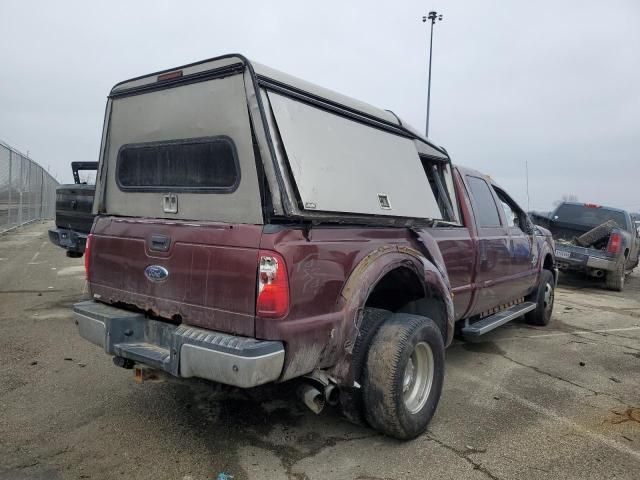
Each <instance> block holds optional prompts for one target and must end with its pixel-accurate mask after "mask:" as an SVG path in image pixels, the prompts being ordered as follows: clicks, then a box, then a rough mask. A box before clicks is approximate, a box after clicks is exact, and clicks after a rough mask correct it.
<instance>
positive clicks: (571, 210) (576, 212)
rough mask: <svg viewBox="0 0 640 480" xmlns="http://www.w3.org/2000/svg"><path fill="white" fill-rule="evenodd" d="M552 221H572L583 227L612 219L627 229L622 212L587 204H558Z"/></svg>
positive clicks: (595, 225) (593, 225)
mask: <svg viewBox="0 0 640 480" xmlns="http://www.w3.org/2000/svg"><path fill="white" fill-rule="evenodd" d="M552 220H553V221H554V222H562V223H573V224H578V225H583V226H585V227H597V226H598V225H601V224H603V223H604V222H606V221H607V220H614V221H615V222H616V223H617V224H618V225H619V226H620V227H621V228H624V229H625V230H628V229H629V228H628V225H627V221H626V218H625V215H624V212H620V211H618V210H610V209H608V208H606V207H592V206H587V205H572V204H569V203H565V204H563V205H560V206H559V207H558V209H557V210H556V211H555V213H554V214H553V219H552Z"/></svg>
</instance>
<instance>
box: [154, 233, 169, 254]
mask: <svg viewBox="0 0 640 480" xmlns="http://www.w3.org/2000/svg"><path fill="white" fill-rule="evenodd" d="M170 245H171V238H169V237H167V236H166V235H151V242H150V245H149V250H153V251H155V252H166V251H168V250H169V246H170Z"/></svg>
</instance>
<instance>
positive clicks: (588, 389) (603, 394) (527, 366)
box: [500, 353, 629, 407]
mask: <svg viewBox="0 0 640 480" xmlns="http://www.w3.org/2000/svg"><path fill="white" fill-rule="evenodd" d="M500 356H501V357H503V358H505V359H506V360H509V361H510V362H513V363H515V364H516V365H520V366H521V367H526V368H530V369H531V370H533V371H534V372H536V373H539V374H541V375H546V376H548V377H550V378H553V379H555V380H560V381H561V382H566V383H568V384H569V385H573V386H574V387H578V388H581V389H583V390H586V391H588V392H591V393H592V394H593V395H596V396H597V395H602V396H604V397H608V398H611V399H613V400H615V401H617V402H619V403H621V404H622V405H624V406H626V407H628V406H629V404H628V403H627V402H625V401H624V400H621V399H620V398H618V397H616V396H615V395H611V394H610V393H605V392H599V391H598V390H594V389H592V388H589V387H586V386H584V385H581V384H579V383H576V382H573V381H571V380H567V379H566V378H563V377H561V376H559V375H555V374H553V373H551V372H547V371H546V370H542V369H541V368H539V367H536V366H534V365H528V364H526V363H523V362H519V361H518V360H515V359H513V358H511V357H509V356H508V355H507V354H506V353H502V354H501V355H500Z"/></svg>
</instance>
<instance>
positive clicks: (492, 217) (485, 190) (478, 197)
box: [467, 175, 501, 228]
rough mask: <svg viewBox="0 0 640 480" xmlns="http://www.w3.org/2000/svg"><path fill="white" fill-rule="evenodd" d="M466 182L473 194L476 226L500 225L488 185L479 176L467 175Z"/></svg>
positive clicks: (496, 207)
mask: <svg viewBox="0 0 640 480" xmlns="http://www.w3.org/2000/svg"><path fill="white" fill-rule="evenodd" d="M467 183H468V184H469V188H470V189H471V195H472V196H473V203H474V206H475V208H474V211H475V214H476V218H477V220H478V227H489V228H491V227H500V226H501V223H500V215H499V214H498V206H497V205H496V202H495V200H494V199H493V195H492V194H491V190H489V185H488V184H487V182H486V181H484V179H482V178H480V177H472V176H470V175H467Z"/></svg>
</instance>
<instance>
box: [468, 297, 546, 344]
mask: <svg viewBox="0 0 640 480" xmlns="http://www.w3.org/2000/svg"><path fill="white" fill-rule="evenodd" d="M535 308H536V304H535V303H534V302H524V303H520V304H518V305H514V306H513V307H511V308H507V309H506V310H502V311H501V312H498V313H496V314H494V315H491V316H489V317H486V318H483V319H482V320H479V321H477V322H474V323H472V324H470V325H467V326H466V327H464V328H463V329H462V334H463V335H466V336H468V337H479V336H480V335H484V334H485V333H487V332H490V331H491V330H493V329H494V328H498V327H499V326H500V325H504V324H505V323H507V322H510V321H511V320H515V319H516V318H518V317H520V316H522V315H524V314H525V313H527V312H530V311H531V310H535Z"/></svg>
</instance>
